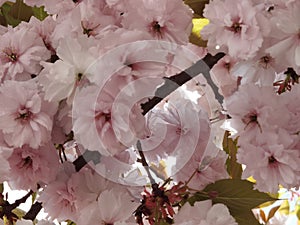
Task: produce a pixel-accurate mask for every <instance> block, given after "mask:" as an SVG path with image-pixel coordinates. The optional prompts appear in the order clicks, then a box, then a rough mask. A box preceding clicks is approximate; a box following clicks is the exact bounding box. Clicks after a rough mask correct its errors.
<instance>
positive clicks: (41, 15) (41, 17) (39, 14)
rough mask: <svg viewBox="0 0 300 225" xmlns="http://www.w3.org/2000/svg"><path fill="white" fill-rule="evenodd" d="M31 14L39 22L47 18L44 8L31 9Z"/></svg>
mask: <svg viewBox="0 0 300 225" xmlns="http://www.w3.org/2000/svg"><path fill="white" fill-rule="evenodd" d="M32 12H33V16H34V17H36V18H38V19H39V20H40V21H43V20H44V19H45V18H46V17H47V16H48V14H47V12H46V11H45V10H44V6H42V7H36V6H35V7H33V8H32Z"/></svg>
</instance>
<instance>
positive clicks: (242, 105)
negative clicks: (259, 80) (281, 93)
mask: <svg viewBox="0 0 300 225" xmlns="http://www.w3.org/2000/svg"><path fill="white" fill-rule="evenodd" d="M224 108H225V110H226V112H227V113H228V115H230V117H231V118H230V119H229V120H228V122H229V123H230V127H231V128H232V131H233V132H234V133H235V134H236V135H243V136H245V137H247V138H249V139H251V137H253V136H256V135H258V134H261V133H263V132H264V131H265V130H269V129H272V128H273V127H276V126H277V127H278V126H285V125H286V124H287V123H288V121H289V118H290V113H289V112H288V111H287V109H286V107H285V103H284V101H283V99H282V98H279V97H278V96H277V95H276V94H275V91H274V89H273V87H270V86H265V87H259V86H257V85H254V84H251V83H250V84H246V85H242V86H240V87H239V90H238V91H236V92H235V93H234V94H233V95H232V96H230V97H229V98H226V99H225V101H224ZM283 114H284V115H285V116H284V117H282V116H281V115H283Z"/></svg>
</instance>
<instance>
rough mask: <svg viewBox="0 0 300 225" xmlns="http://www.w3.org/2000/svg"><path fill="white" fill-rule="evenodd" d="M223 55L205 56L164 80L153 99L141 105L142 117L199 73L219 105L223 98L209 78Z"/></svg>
mask: <svg viewBox="0 0 300 225" xmlns="http://www.w3.org/2000/svg"><path fill="white" fill-rule="evenodd" d="M224 55H225V54H224V53H218V54H216V55H215V56H212V55H211V54H207V55H206V56H205V57H204V58H203V59H202V60H199V61H198V62H197V63H195V64H194V65H192V66H191V67H190V68H188V69H186V70H184V71H182V72H181V73H179V74H177V75H174V76H172V77H169V78H164V79H165V83H164V84H163V85H162V86H161V87H159V88H158V89H157V90H156V92H155V97H153V98H152V99H150V100H149V101H148V102H146V103H143V104H141V106H142V109H143V115H146V114H147V112H149V111H150V110H151V109H153V108H154V106H156V105H157V104H158V103H160V102H161V100H163V99H164V98H165V97H167V96H168V95H169V94H171V93H172V92H173V91H175V90H176V89H177V88H178V87H180V86H181V85H183V84H185V83H186V82H188V81H189V80H191V79H192V78H194V77H196V76H197V75H199V74H200V73H202V74H203V75H204V77H205V78H206V80H207V83H208V84H209V85H210V86H211V87H212V89H213V91H214V93H215V95H216V98H217V99H218V101H219V102H220V103H222V101H223V96H221V95H220V94H219V92H218V88H217V87H216V85H215V84H214V83H213V81H212V80H211V77H210V73H209V71H210V69H211V68H212V67H213V66H214V65H215V64H216V63H217V62H218V61H219V60H220V59H221V58H222V57H223V56H224Z"/></svg>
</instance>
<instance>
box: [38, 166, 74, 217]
mask: <svg viewBox="0 0 300 225" xmlns="http://www.w3.org/2000/svg"><path fill="white" fill-rule="evenodd" d="M73 173H75V168H74V165H72V164H71V163H68V162H65V163H64V164H63V165H61V166H60V167H59V172H58V174H57V177H56V179H55V180H54V181H53V182H51V183H49V184H48V185H47V186H46V188H45V189H44V191H43V192H42V193H41V195H40V196H39V198H38V200H39V201H40V202H42V203H43V208H44V209H45V212H46V213H48V217H49V218H51V219H52V220H54V219H57V220H58V221H64V220H67V219H70V220H73V221H76V219H77V218H78V216H79V215H78V213H79V211H78V208H77V206H76V194H75V191H74V187H73V186H72V185H71V184H69V183H68V181H69V179H70V177H71V175H72V174H73Z"/></svg>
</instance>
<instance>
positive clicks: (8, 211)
mask: <svg viewBox="0 0 300 225" xmlns="http://www.w3.org/2000/svg"><path fill="white" fill-rule="evenodd" d="M32 194H33V191H32V190H30V191H29V192H28V193H27V194H26V195H25V196H24V197H22V198H20V199H18V200H16V201H15V202H14V203H13V204H10V203H9V202H8V201H4V204H3V205H1V207H2V209H1V212H0V218H3V216H4V215H5V216H7V218H8V219H10V218H18V217H17V216H16V215H15V214H14V213H13V212H12V211H13V210H14V209H16V208H17V207H18V206H20V205H21V204H22V203H25V202H26V201H27V199H28V198H29V197H30V196H31V195H32Z"/></svg>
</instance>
